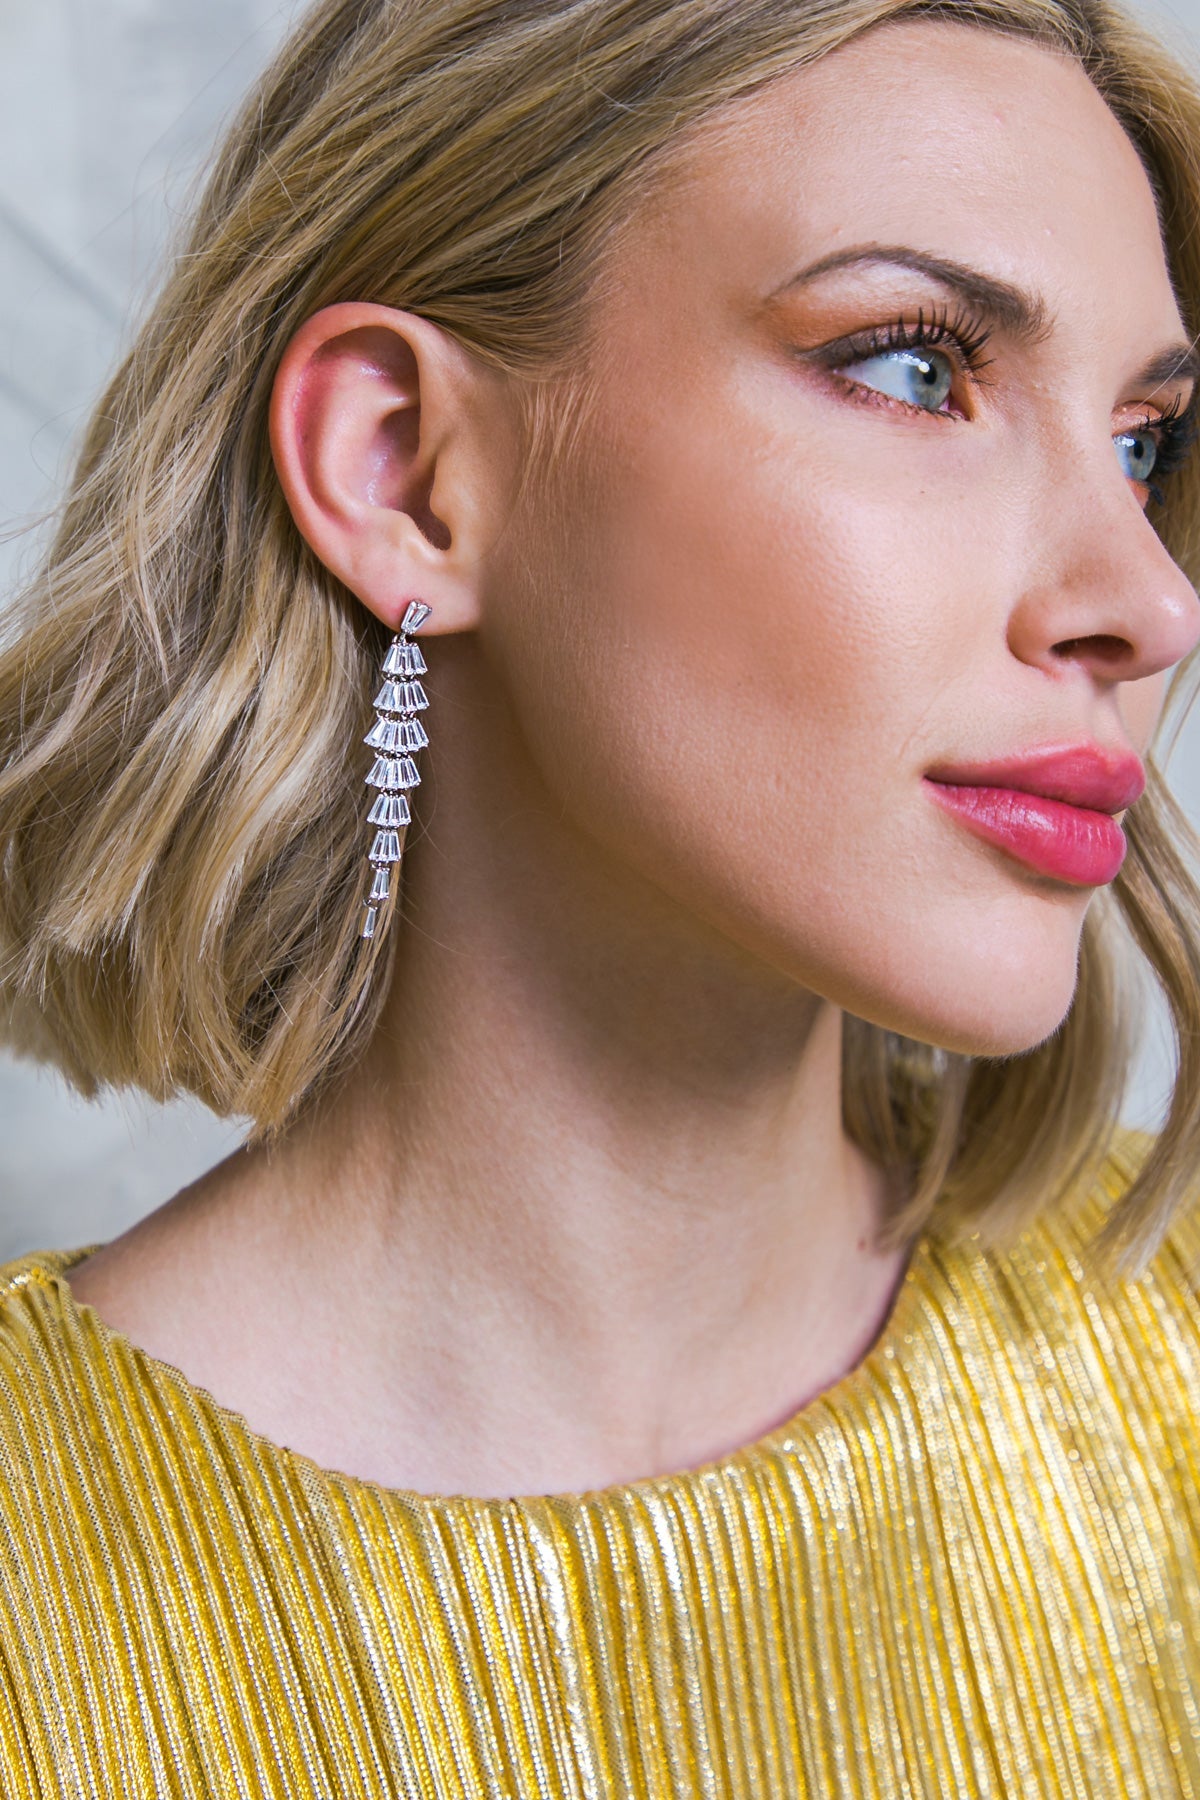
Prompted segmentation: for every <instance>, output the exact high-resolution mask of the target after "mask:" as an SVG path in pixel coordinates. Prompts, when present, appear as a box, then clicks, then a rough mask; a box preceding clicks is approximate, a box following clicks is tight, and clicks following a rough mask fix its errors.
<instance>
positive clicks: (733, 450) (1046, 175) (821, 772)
mask: <svg viewBox="0 0 1200 1800" xmlns="http://www.w3.org/2000/svg"><path fill="white" fill-rule="evenodd" d="M603 273H604V279H603V281H602V283H601V285H600V286H599V287H598V288H597V295H596V302H595V310H594V340H593V344H592V349H591V353H590V357H589V365H588V366H589V373H590V375H591V377H592V382H593V392H594V401H593V404H592V406H591V408H590V410H589V412H588V414H587V415H586V418H585V423H584V427H583V430H582V432H581V434H580V436H579V437H578V439H577V440H576V441H575V442H574V444H573V446H572V448H571V449H570V450H569V451H568V452H567V453H566V454H565V455H564V457H563V459H562V460H561V461H560V462H559V463H558V464H557V465H556V466H555V468H554V470H553V471H551V472H550V473H549V475H548V476H547V483H548V486H546V487H543V488H542V490H541V493H540V502H539V504H538V505H537V506H536V507H531V508H530V509H529V510H528V511H527V512H525V513H524V514H523V515H518V517H517V519H516V520H515V521H514V529H513V530H512V531H511V532H510V533H509V534H508V535H507V537H506V539H505V546H504V549H503V555H502V560H501V563H500V564H499V565H498V566H497V568H496V569H495V571H494V580H495V591H496V594H497V597H498V598H502V602H503V603H502V604H500V605H498V606H495V607H494V608H491V609H489V612H488V615H487V616H488V625H487V628H486V631H485V635H488V634H490V637H491V642H492V653H493V654H494V655H495V656H496V657H497V658H498V659H499V661H500V664H501V666H502V668H503V671H504V679H505V681H506V683H507V685H508V686H509V687H510V688H511V689H512V690H514V695H515V700H516V704H517V708H518V712H519V716H520V718H521V721H522V725H523V728H524V732H525V735H526V738H527V741H528V743H529V744H530V746H531V748H532V752H533V754H534V756H535V757H536V758H537V760H538V762H539V765H540V767H541V770H542V774H543V776H544V778H545V779H546V781H547V782H548V783H549V785H550V786H551V788H552V789H553V790H554V792H555V794H556V797H557V799H558V800H559V801H560V802H561V804H562V805H563V806H564V807H565V808H566V809H568V812H569V814H570V815H571V816H572V817H573V819H574V820H575V821H576V822H577V823H578V824H579V825H581V826H582V828H583V829H584V830H585V831H586V832H587V833H588V834H589V835H590V837H591V838H592V840H593V841H595V842H596V843H597V844H598V845H599V846H602V847H603V849H604V851H605V853H606V854H608V855H611V856H615V857H617V858H618V859H620V860H621V861H622V862H624V863H627V864H632V865H633V866H634V867H635V868H636V869H637V870H638V871H640V872H641V873H642V874H643V875H646V876H648V877H649V878H650V879H651V880H652V881H653V882H654V883H655V884H656V885H657V886H658V887H660V888H661V889H664V890H666V892H667V893H669V894H670V895H671V896H673V897H674V899H675V900H676V901H677V902H678V903H679V905H680V906H681V907H682V908H684V909H685V910H686V911H688V912H690V913H693V914H695V913H698V914H700V915H701V916H702V917H703V919H704V920H705V921H706V922H708V923H709V924H710V925H715V926H716V927H717V928H718V929H719V930H720V931H721V932H722V933H723V934H724V935H726V936H727V937H728V938H729V939H731V940H733V941H734V942H736V943H737V944H738V945H739V946H741V947H742V948H743V949H747V948H748V949H750V950H751V951H753V952H754V953H755V954H756V955H757V956H758V957H760V958H761V959H763V961H764V962H765V963H766V964H767V965H769V966H770V967H772V968H774V969H775V970H777V971H778V972H780V973H781V974H783V975H784V976H786V977H787V978H788V979H789V980H794V981H797V982H799V983H801V984H803V985H804V986H806V987H808V988H811V989H813V990H815V991H816V992H818V993H820V994H821V995H823V996H825V997H826V998H828V999H830V1000H832V1001H834V1002H835V1003H837V1004H839V1005H842V1006H845V1007H846V1008H848V1009H849V1010H850V1011H852V1012H855V1013H859V1014H861V1015H862V1016H864V1017H866V1018H869V1019H872V1020H874V1021H876V1022H877V1023H881V1024H885V1025H888V1026H891V1027H893V1028H895V1029H898V1030H900V1031H903V1032H905V1033H907V1034H909V1035H912V1036H914V1037H918V1038H922V1039H925V1040H928V1041H932V1042H936V1043H941V1044H944V1045H946V1046H947V1047H949V1048H953V1049H960V1050H966V1051H972V1052H976V1053H982V1054H988V1053H991V1054H998V1053H1005V1052H1011V1051H1014V1050H1020V1049H1024V1048H1028V1047H1030V1046H1031V1045H1033V1044H1034V1043H1037V1042H1038V1041H1040V1040H1041V1039H1042V1038H1043V1037H1045V1036H1046V1035H1047V1034H1049V1033H1050V1032H1051V1031H1053V1030H1054V1028H1055V1027H1056V1026H1057V1025H1058V1024H1059V1022H1060V1021H1061V1019H1062V1017H1063V1016H1064V1014H1065V1012H1066V1011H1067V1008H1068V1006H1069V1004H1070V1000H1071V996H1072V992H1073V989H1074V982H1075V971H1076V957H1077V950H1078V941H1079V933H1080V927H1081V924H1082V921H1083V917H1084V914H1085V912H1086V909H1087V907H1088V904H1089V902H1090V901H1091V899H1092V897H1093V895H1094V894H1095V892H1096V890H1097V887H1098V886H1100V885H1102V884H1103V882H1104V881H1106V880H1109V879H1111V876H1112V873H1113V872H1114V867H1115V861H1116V859H1117V857H1118V856H1119V852H1120V838H1119V836H1117V834H1116V832H1115V829H1114V827H1113V826H1112V825H1111V824H1110V823H1106V822H1105V821H1104V820H1103V819H1099V818H1097V812H1098V811H1101V810H1103V809H1104V808H1107V809H1108V810H1109V811H1110V812H1115V811H1118V810H1119V808H1120V807H1121V806H1122V805H1124V804H1127V803H1128V801H1129V799H1130V797H1131V795H1132V793H1134V792H1136V789H1137V785H1138V783H1137V771H1136V768H1133V769H1132V771H1131V769H1130V767H1129V766H1128V765H1129V762H1130V757H1131V755H1135V754H1138V753H1141V752H1143V751H1144V750H1145V748H1146V746H1147V743H1148V740H1149V738H1150V735H1151V732H1152V729H1153V726H1154V724H1155V720H1156V718H1157V715H1158V712H1159V709H1160V705H1161V701H1162V696H1163V689H1164V681H1165V671H1166V670H1168V669H1169V668H1170V666H1171V665H1172V664H1174V663H1175V662H1177V661H1178V660H1179V659H1180V658H1181V657H1182V656H1184V655H1185V654H1186V652H1187V651H1188V650H1190V649H1191V648H1192V646H1193V644H1194V643H1195V642H1196V640H1197V637H1198V636H1200V607H1198V605H1197V599H1196V596H1195V594H1194V592H1193V590H1192V589H1191V587H1190V585H1189V583H1188V581H1187V580H1186V579H1185V578H1184V576H1183V575H1182V573H1181V572H1180V571H1179V569H1178V568H1177V567H1176V566H1175V565H1174V563H1173V562H1172V561H1171V559H1170V558H1169V556H1168V555H1167V552H1166V551H1165V549H1164V548H1163V546H1162V544H1161V543H1160V541H1159V539H1158V537H1157V535H1156V533H1155V531H1154V529H1153V527H1152V526H1151V524H1150V523H1149V522H1148V520H1147V518H1146V516H1145V508H1146V505H1147V501H1148V483H1147V480H1146V479H1145V478H1146V477H1147V476H1148V477H1149V482H1150V483H1153V482H1155V481H1156V480H1157V479H1158V476H1157V472H1156V471H1153V470H1152V469H1151V463H1152V461H1153V459H1154V457H1155V456H1156V455H1157V456H1158V458H1159V462H1160V467H1161V465H1162V463H1163V462H1169V460H1170V457H1171V455H1172V453H1173V451H1174V452H1177V451H1178V450H1179V448H1180V445H1179V442H1178V438H1179V426H1178V421H1175V422H1174V423H1173V422H1172V419H1171V415H1172V414H1173V413H1177V412H1178V411H1179V410H1180V409H1181V408H1183V407H1186V406H1187V404H1188V402H1189V400H1190V397H1191V391H1192V381H1191V377H1190V375H1189V373H1188V368H1187V363H1188V359H1187V356H1186V337H1185V333H1184V331H1183V327H1182V325H1181V322H1180V317H1179V312H1178V309H1177V305H1176V302H1175V299H1174V297H1173V294H1172V289H1171V283H1170V280H1169V277H1168V273H1167V270H1166V267H1165V264H1164V257H1163V252H1162V248H1161V244H1160V237H1159V229H1158V224H1157V220H1156V215H1155V208H1154V203H1153V199H1152V196H1151V191H1150V187H1149V185H1148V182H1147V179H1146V176H1145V174H1144V173H1143V170H1142V167H1141V165H1140V163H1139V160H1138V157H1137V155H1136V153H1135V151H1134V149H1133V148H1132V146H1131V144H1130V142H1129V140H1128V139H1127V138H1126V136H1125V135H1124V133H1123V131H1122V130H1121V128H1120V126H1119V125H1118V124H1117V122H1116V120H1115V119H1114V117H1113V115H1112V114H1111V113H1110V112H1109V111H1108V109H1107V107H1106V106H1105V104H1104V102H1103V101H1102V100H1101V99H1100V98H1099V96H1098V95H1097V93H1096V92H1095V90H1094V89H1093V88H1092V86H1091V85H1090V83H1089V82H1088V81H1087V79H1086V77H1085V76H1084V75H1083V73H1082V72H1081V71H1080V70H1079V69H1078V68H1077V67H1076V66H1075V65H1073V64H1072V63H1069V62H1067V61H1066V60H1063V59H1061V58H1059V57H1058V56H1056V55H1055V54H1053V53H1051V52H1048V51H1045V50H1042V49H1039V48H1037V47H1036V46H1034V45H1032V44H1030V43H1027V42H1024V41H1021V40H1017V39H1009V38H1005V37H1002V36H999V35H996V34H993V33H990V32H986V31H983V30H978V29H972V28H964V27H961V26H957V25H952V24H944V23H934V22H929V21H922V22H908V23H901V24H896V25H893V26H889V27H886V28H883V29H879V30H876V31H874V32H872V33H870V34H868V35H866V36H864V37H862V38H860V39H858V40H857V41H856V42H855V43H853V44H852V45H850V46H849V47H847V48H846V49H844V50H842V51H840V52H838V53H837V54H835V55H832V56H830V57H828V58H826V59H825V60H824V61H823V62H821V63H820V64H818V65H816V66H814V67H812V68H810V69H807V70H802V71H800V72H799V73H797V74H796V75H794V76H790V77H788V78H786V79H784V80H782V81H779V82H776V83H774V84H773V85H772V86H770V87H769V88H766V89H763V90H761V91H760V92H759V93H758V94H756V95H754V96H752V97H751V98H749V99H748V100H746V101H743V102H741V103H739V104H738V105H737V106H736V107H735V108H733V109H730V110H728V111H727V112H726V113H725V115H724V116H723V118H721V119H719V120H716V121H710V122H707V123H706V124H705V125H704V126H702V127H701V128H700V129H699V131H698V132H697V133H696V134H694V135H693V137H692V138H691V139H690V140H689V141H688V143H687V145H686V147H685V149H684V150H683V152H682V153H681V156H680V159H679V161H678V163H677V165H675V167H674V172H673V173H672V174H671V176H670V177H669V178H668V179H667V180H665V181H664V182H662V183H661V184H660V185H659V186H657V187H656V189H655V191H654V193H653V195H652V197H651V198H650V199H649V200H647V201H645V202H641V203H639V204H638V205H637V207H636V208H635V209H634V211H633V213H632V215H631V216H630V218H629V219H628V221H627V224H626V226H625V227H624V228H623V229H622V232H621V234H620V236H619V238H618V239H617V240H616V241H614V242H613V244H612V245H611V246H610V249H609V252H608V255H607V261H606V265H605V268H604V272H603ZM1163 419H1165V420H1166V423H1165V424H1162V425H1160V424H1159V423H1158V421H1160V420H1163ZM1163 487H1164V491H1165V493H1166V496H1167V505H1168V506H1169V505H1170V479H1169V475H1168V476H1167V477H1166V478H1165V479H1164V481H1163ZM1042 751H1054V752H1062V751H1065V752H1068V753H1069V754H1068V755H1067V757H1066V759H1065V761H1064V760H1062V759H1059V761H1057V762H1051V763H1049V764H1047V765H1046V766H1045V767H1043V768H1042V769H1041V771H1040V777H1039V774H1038V770H1037V768H1036V767H1035V766H1034V765H1035V764H1036V763H1037V761H1038V757H1037V753H1039V752H1042ZM1031 755H1032V756H1033V763H1031V762H1030V760H1029V759H1030V757H1031ZM1014 760H1016V761H1018V762H1020V763H1022V765H1023V768H1022V769H1019V770H1018V771H1017V772H1016V773H1013V771H1012V770H1011V769H1010V770H1006V771H1001V773H1000V776H999V777H997V776H996V775H995V774H994V773H993V774H992V775H991V776H989V775H988V766H989V765H994V764H996V763H998V762H999V763H1004V764H1010V763H1012V762H1013V761H1014ZM955 775H957V776H958V777H959V778H960V779H959V780H958V781H957V782H955V783H952V784H951V783H949V782H948V781H947V778H948V777H950V776H955ZM939 776H940V777H941V778H942V780H941V783H940V784H939V782H938V780H937V778H938V777H939ZM1022 781H1027V782H1028V783H1030V784H1031V785H1033V786H1040V787H1042V788H1049V789H1051V790H1052V791H1054V792H1060V793H1062V794H1065V795H1067V796H1068V797H1070V796H1073V797H1074V799H1075V800H1076V801H1079V800H1085V801H1088V802H1089V804H1088V806H1087V808H1086V810H1085V811H1080V810H1079V809H1078V808H1075V809H1072V810H1069V811H1068V810H1064V809H1063V807H1061V806H1059V807H1057V808H1056V807H1055V806H1053V805H1052V804H1051V805H1047V804H1046V803H1045V802H1042V803H1037V802H1031V801H1029V800H1028V797H1026V800H1025V801H1020V800H1014V799H1013V798H1012V789H1013V788H1014V787H1019V786H1020V785H1021V783H1022ZM1089 782H1090V783H1092V784H1093V785H1092V786H1091V787H1089V785H1088V784H1089ZM1064 783H1065V786H1064ZM1096 783H1098V784H1099V785H1098V786H1097V785H1095V784H1096ZM1006 784H1007V789H1008V792H1007V797H1006V795H1005V794H1004V793H1001V794H999V795H997V794H994V793H993V794H992V795H990V796H989V795H988V794H986V793H980V792H979V791H978V790H980V789H981V788H986V787H991V788H993V789H994V788H1000V789H1004V788H1005V787H1006ZM948 786H953V787H958V788H961V787H964V786H966V787H971V788H974V789H975V790H976V791H975V792H974V793H967V794H965V795H964V794H961V793H960V794H958V795H957V796H955V795H954V794H953V793H948V792H947V791H946V789H947V787H948ZM997 840H998V841H997ZM1114 843H1115V846H1116V856H1114Z"/></svg>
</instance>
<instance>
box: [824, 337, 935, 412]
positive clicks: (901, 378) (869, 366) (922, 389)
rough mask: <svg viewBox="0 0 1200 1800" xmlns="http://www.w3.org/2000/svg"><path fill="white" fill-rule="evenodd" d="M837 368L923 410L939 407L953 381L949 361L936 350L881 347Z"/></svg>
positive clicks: (870, 386)
mask: <svg viewBox="0 0 1200 1800" xmlns="http://www.w3.org/2000/svg"><path fill="white" fill-rule="evenodd" d="M837 372H838V374H839V375H850V376H852V377H853V379H854V380H855V381H858V382H861V383H862V385H863V386H864V387H869V388H874V389H875V390H876V391H877V392H878V393H880V394H887V395H889V396H890V397H891V399H893V400H904V401H906V402H907V403H908V405H909V406H920V407H922V408H923V409H924V410H925V411H926V412H940V411H941V409H942V407H943V406H944V405H945V403H946V400H947V398H948V396H949V393H950V389H951V387H952V385H953V383H954V368H953V365H952V363H951V361H950V358H949V357H948V356H945V355H943V353H942V352H941V351H940V350H881V351H880V352H879V354H878V355H876V356H865V357H863V358H862V360H861V361H859V362H852V363H843V365H842V367H841V368H840V369H839V370H838V371H837Z"/></svg>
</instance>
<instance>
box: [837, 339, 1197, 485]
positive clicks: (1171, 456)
mask: <svg viewBox="0 0 1200 1800" xmlns="http://www.w3.org/2000/svg"><path fill="white" fill-rule="evenodd" d="M991 336H992V332H991V329H990V328H989V327H988V326H987V325H985V324H983V323H982V321H981V320H979V319H976V318H974V317H973V316H972V315H971V314H969V313H968V312H966V311H965V310H960V311H958V312H956V313H954V314H951V313H950V312H949V311H948V310H947V309H945V308H941V309H935V310H934V311H933V312H930V313H928V314H927V313H926V312H925V310H924V308H918V310H917V316H916V319H915V321H914V320H912V319H904V318H900V319H896V320H893V321H892V323H891V324H888V325H883V326H878V327H875V328H874V329H872V330H869V331H858V332H853V333H852V334H851V335H850V336H849V337H844V338H839V339H838V341H837V342H836V343H834V344H826V345H825V346H824V347H823V348H822V350H821V351H820V353H819V356H820V361H821V363H822V364H823V365H824V366H825V367H826V368H827V369H829V370H830V371H831V372H836V371H837V370H838V369H839V368H842V367H844V366H846V365H847V364H849V363H855V362H865V361H866V360H867V359H868V358H869V357H872V356H882V355H884V354H885V353H886V352H887V351H888V350H933V349H941V350H947V349H949V350H951V351H953V352H954V355H955V360H956V362H957V363H958V365H959V368H960V371H962V370H965V371H966V372H968V373H969V374H970V375H971V377H972V378H973V379H974V380H975V381H982V380H983V379H984V377H983V373H982V372H983V370H984V369H986V368H987V367H988V366H989V364H990V363H991V362H992V360H993V359H992V358H991V357H990V356H987V355H985V354H984V353H985V351H986V349H987V346H988V344H989V342H990V340H991ZM847 381H848V385H849V386H852V387H854V388H856V389H857V388H858V387H859V384H858V383H857V382H851V381H849V378H847ZM868 395H871V396H872V398H873V399H875V400H884V401H885V404H890V405H895V406H902V405H903V404H904V402H903V401H900V400H890V399H887V398H886V397H885V396H882V395H873V394H872V390H870V389H865V390H863V398H864V399H865V398H867V396H868ZM928 416H929V417H930V418H936V417H937V416H938V415H937V414H935V413H930V414H929V415H928ZM1133 429H1134V430H1135V431H1146V432H1153V433H1154V434H1155V437H1156V440H1157V443H1158V456H1157V459H1156V461H1155V465H1154V474H1155V475H1156V476H1157V477H1159V479H1160V480H1162V479H1165V478H1166V477H1167V476H1168V475H1172V474H1174V472H1175V471H1176V470H1177V469H1180V468H1182V467H1183V465H1184V463H1186V462H1187V460H1188V457H1189V455H1190V454H1191V451H1192V449H1193V447H1194V446H1195V444H1196V442H1197V439H1198V438H1200V390H1198V391H1197V394H1196V395H1195V396H1194V398H1193V399H1191V400H1190V401H1189V402H1188V404H1187V406H1186V407H1185V406H1184V404H1183V401H1182V400H1181V399H1180V397H1179V396H1178V395H1176V397H1175V398H1174V400H1172V402H1171V404H1170V405H1169V406H1168V407H1167V408H1166V410H1165V411H1164V412H1161V413H1159V414H1157V416H1152V415H1150V414H1149V413H1147V415H1146V417H1145V418H1144V419H1143V420H1142V422H1141V424H1140V425H1138V426H1136V427H1134V428H1133ZM1147 491H1148V493H1149V495H1150V498H1151V500H1153V501H1154V503H1155V504H1156V505H1157V506H1162V505H1164V504H1165V499H1166V496H1165V495H1164V493H1163V490H1162V488H1161V487H1160V486H1159V485H1158V482H1151V483H1150V484H1149V485H1148V490H1147Z"/></svg>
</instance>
